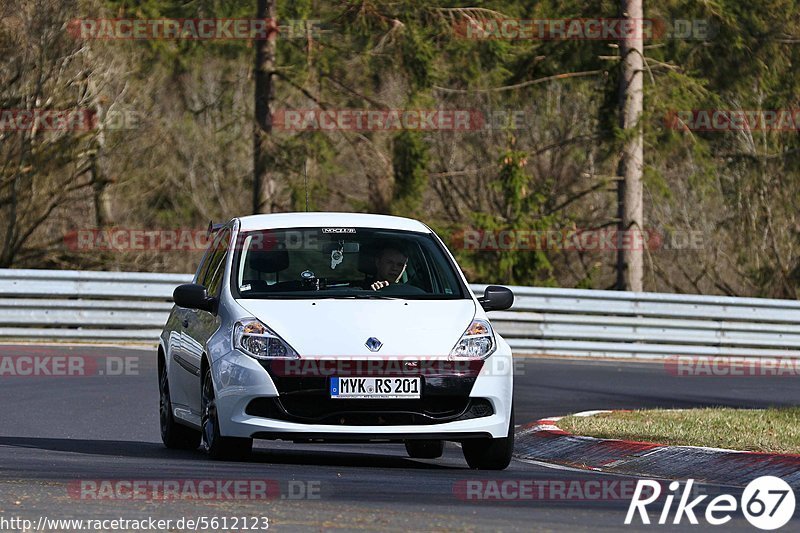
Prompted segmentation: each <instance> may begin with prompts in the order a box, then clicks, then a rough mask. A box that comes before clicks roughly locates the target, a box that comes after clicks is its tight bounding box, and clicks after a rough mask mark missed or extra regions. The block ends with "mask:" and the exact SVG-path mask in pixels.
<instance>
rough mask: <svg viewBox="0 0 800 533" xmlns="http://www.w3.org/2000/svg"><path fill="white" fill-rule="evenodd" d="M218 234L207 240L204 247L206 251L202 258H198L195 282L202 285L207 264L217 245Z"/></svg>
mask: <svg viewBox="0 0 800 533" xmlns="http://www.w3.org/2000/svg"><path fill="white" fill-rule="evenodd" d="M219 236H220V234H219V233H217V234H216V235H214V236H213V238H212V239H211V241H210V242H209V244H208V248H206V253H204V254H203V259H202V260H200V266H198V267H197V272H196V273H195V275H194V282H195V283H199V284H200V285H203V281H204V280H205V278H206V275H207V272H208V265H209V263H211V259H212V258H213V257H214V250H215V249H216V247H217V246H219Z"/></svg>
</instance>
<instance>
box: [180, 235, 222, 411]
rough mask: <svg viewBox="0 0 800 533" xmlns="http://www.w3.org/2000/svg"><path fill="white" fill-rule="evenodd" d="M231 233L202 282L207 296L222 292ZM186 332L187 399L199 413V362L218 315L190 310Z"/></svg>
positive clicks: (219, 242)
mask: <svg viewBox="0 0 800 533" xmlns="http://www.w3.org/2000/svg"><path fill="white" fill-rule="evenodd" d="M230 239H231V230H230V229H229V228H225V229H223V230H221V231H220V235H219V237H218V240H217V242H216V243H215V247H214V251H213V254H212V255H211V257H210V258H209V262H208V268H207V269H206V272H205V275H204V279H203V282H202V283H201V284H202V285H203V286H204V287H205V288H206V289H207V291H208V295H209V296H211V297H214V298H219V296H220V293H221V290H222V279H223V277H224V274H225V265H226V263H227V261H226V259H227V257H228V250H229V248H230ZM184 324H185V328H184V332H183V336H182V341H181V344H182V352H183V355H184V359H185V362H186V364H187V367H191V369H192V372H191V373H192V374H193V379H191V380H188V381H187V382H186V385H187V389H186V399H187V405H188V407H189V409H190V410H191V411H192V412H193V413H198V414H199V413H200V380H201V379H202V376H201V375H200V362H201V360H202V357H203V353H205V350H206V343H207V341H208V338H209V337H211V335H212V334H213V333H214V332H215V331H216V330H217V328H219V317H218V316H217V315H216V314H215V313H210V312H208V311H201V310H199V309H188V310H187V314H186V322H184Z"/></svg>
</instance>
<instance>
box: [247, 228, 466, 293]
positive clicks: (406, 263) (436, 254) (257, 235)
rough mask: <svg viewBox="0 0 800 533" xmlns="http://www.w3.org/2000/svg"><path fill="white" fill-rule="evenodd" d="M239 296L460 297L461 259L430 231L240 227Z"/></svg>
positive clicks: (463, 288)
mask: <svg viewBox="0 0 800 533" xmlns="http://www.w3.org/2000/svg"><path fill="white" fill-rule="evenodd" d="M231 273H232V275H231V283H232V287H231V289H232V291H233V293H234V295H237V296H238V297H239V298H404V299H448V300H450V299H458V298H468V297H469V296H468V293H467V292H466V289H465V287H463V284H462V282H461V280H460V277H459V276H458V274H457V272H456V269H455V265H454V264H453V263H452V261H451V260H450V258H449V257H448V256H447V255H446V253H445V252H444V250H443V249H442V247H441V245H440V244H439V243H438V242H437V241H436V239H434V237H433V236H432V235H430V234H427V233H416V232H408V231H397V230H388V229H374V228H342V227H336V228H291V229H276V230H258V231H250V232H242V233H240V234H239V237H238V243H237V246H236V257H235V258H234V263H233V269H232V270H231Z"/></svg>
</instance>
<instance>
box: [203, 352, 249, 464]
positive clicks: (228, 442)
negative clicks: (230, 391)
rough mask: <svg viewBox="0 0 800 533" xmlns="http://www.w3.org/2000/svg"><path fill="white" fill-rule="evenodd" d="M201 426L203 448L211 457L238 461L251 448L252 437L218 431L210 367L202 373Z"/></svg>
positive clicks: (244, 457) (246, 455)
mask: <svg viewBox="0 0 800 533" xmlns="http://www.w3.org/2000/svg"><path fill="white" fill-rule="evenodd" d="M201 410H202V417H201V426H202V428H203V431H202V434H203V449H204V450H205V451H206V453H207V454H208V456H209V457H210V458H211V459H216V460H231V461H238V460H242V459H246V458H247V457H248V456H249V455H250V452H251V451H252V450H253V439H247V438H239V437H223V436H222V435H220V432H219V415H218V413H217V400H216V395H215V394H214V382H213V380H212V379H211V368H206V371H205V374H204V375H203V391H202V397H201Z"/></svg>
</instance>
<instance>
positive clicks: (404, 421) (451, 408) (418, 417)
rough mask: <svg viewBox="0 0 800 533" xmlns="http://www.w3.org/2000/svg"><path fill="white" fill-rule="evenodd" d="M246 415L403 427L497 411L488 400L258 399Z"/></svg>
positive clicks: (355, 424) (479, 415) (345, 424)
mask: <svg viewBox="0 0 800 533" xmlns="http://www.w3.org/2000/svg"><path fill="white" fill-rule="evenodd" d="M245 412H246V413H247V414H248V415H251V416H257V417H261V418H270V419H273V420H284V421H287V422H298V423H306V424H324V425H342V426H401V425H425V424H441V423H444V422H453V421H456V420H469V419H472V418H480V417H484V416H491V415H493V414H494V409H493V407H492V404H491V402H489V400H487V399H485V398H459V397H455V398H447V397H434V398H432V399H419V400H333V399H330V398H327V399H325V398H320V397H319V396H317V395H308V396H307V397H305V398H300V397H293V398H289V399H287V398H256V399H255V400H253V401H251V402H250V403H249V404H248V405H247V408H246V409H245Z"/></svg>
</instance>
